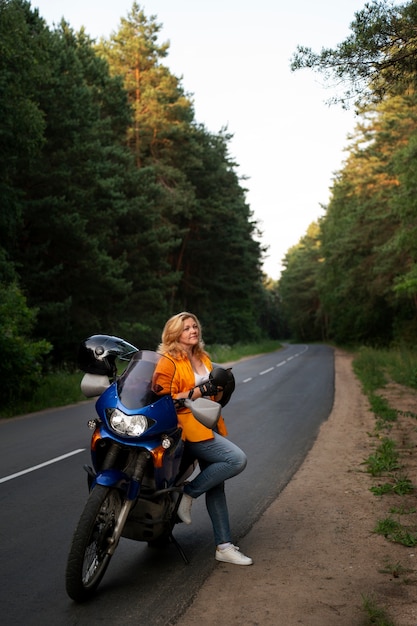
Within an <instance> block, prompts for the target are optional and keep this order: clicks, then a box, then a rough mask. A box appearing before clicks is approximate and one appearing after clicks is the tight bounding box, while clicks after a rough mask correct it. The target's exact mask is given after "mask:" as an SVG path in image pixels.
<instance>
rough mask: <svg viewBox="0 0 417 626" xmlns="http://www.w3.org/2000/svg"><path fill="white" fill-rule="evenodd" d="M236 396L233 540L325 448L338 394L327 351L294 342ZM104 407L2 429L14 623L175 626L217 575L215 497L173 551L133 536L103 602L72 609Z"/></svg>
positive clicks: (3, 581)
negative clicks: (68, 588)
mask: <svg viewBox="0 0 417 626" xmlns="http://www.w3.org/2000/svg"><path fill="white" fill-rule="evenodd" d="M233 372H234V375H235V379H236V383H237V384H236V391H235V393H234V395H233V397H232V400H231V401H230V403H229V405H228V406H227V407H226V408H225V409H224V413H223V414H224V417H225V419H226V423H227V426H228V429H229V437H230V438H231V439H232V440H233V441H235V442H236V443H237V444H238V445H239V446H240V447H241V448H242V449H244V450H245V452H246V453H247V456H248V466H247V468H246V469H245V471H244V472H243V473H242V474H240V475H239V476H237V477H236V478H233V479H231V480H230V481H229V482H228V483H227V494H228V503H229V510H230V518H231V525H232V530H233V534H234V542H235V543H236V544H238V543H239V538H240V537H242V536H244V535H245V534H246V533H247V532H248V531H249V529H250V528H251V527H252V525H253V524H254V523H255V522H256V520H257V519H259V517H260V515H261V514H262V513H263V511H264V510H265V509H266V508H267V507H268V505H269V504H270V503H271V502H272V501H273V500H274V499H275V498H276V497H277V496H278V495H279V493H280V492H281V491H282V489H283V488H284V487H285V485H286V484H287V483H288V482H289V480H290V479H291V477H292V475H293V474H294V472H295V471H296V470H297V468H298V467H299V466H300V464H301V463H302V461H303V459H304V458H305V455H306V454H307V452H308V450H309V449H310V448H311V446H312V445H313V443H314V440H315V438H316V436H317V433H318V430H319V428H320V425H321V423H322V422H323V421H324V420H325V419H327V417H328V415H329V414H330V411H331V408H332V404H333V397H334V357H333V350H332V349H331V348H330V347H328V346H319V345H308V346H307V345H291V346H288V347H286V348H284V349H283V350H280V351H278V352H275V353H272V354H268V355H263V356H260V357H255V358H252V359H248V360H245V361H241V362H240V363H238V364H236V365H235V366H234V367H233ZM93 416H94V402H85V403H82V404H79V405H76V406H71V407H65V408H62V409H54V410H49V411H44V412H41V413H37V414H33V415H30V416H23V417H19V418H14V419H11V420H7V421H3V422H1V423H0V452H1V453H0V502H1V505H0V507H1V508H0V511H1V514H0V619H1V621H2V624H4V626H22V625H23V624H24V625H25V626H32V625H36V626H37V625H39V626H40V625H42V626H44V624H48V623H49V624H53V625H54V626H61V625H62V626H73V625H74V626H84V625H85V626H87V625H88V626H95V625H99V624H100V625H102V624H122V625H123V626H129V625H131V624H135V625H142V624H143V625H145V624H146V626H154V625H155V626H156V625H164V626H167V625H168V624H174V623H175V621H176V619H178V617H179V616H180V615H181V613H182V612H183V611H184V610H185V609H186V607H187V606H188V604H189V603H190V601H191V599H192V596H193V595H194V594H195V593H196V592H197V590H198V589H199V587H200V586H201V585H202V584H203V582H204V580H205V579H206V578H207V576H208V575H209V574H210V572H211V571H212V569H213V568H214V567H215V565H216V562H215V560H214V543H213V537H212V529H211V524H210V521H209V518H208V515H207V512H206V510H205V504H204V498H200V499H199V500H197V501H196V502H195V504H194V505H193V510H192V517H193V523H192V525H191V526H185V525H184V524H179V525H178V526H177V527H176V529H175V531H174V534H175V537H176V538H177V540H178V541H179V542H180V543H181V546H182V547H183V549H184V551H185V552H186V554H187V556H188V558H189V560H190V563H189V564H188V565H186V564H185V563H184V562H183V560H182V558H181V556H180V555H179V553H178V552H177V550H176V548H175V546H174V545H170V546H168V548H166V549H163V550H162V549H161V550H159V549H154V548H148V547H147V545H146V544H142V543H137V542H134V541H130V540H127V539H122V540H121V542H120V545H119V547H118V549H117V551H116V553H115V555H114V557H113V559H112V562H111V563H110V566H109V568H108V570H107V572H106V575H105V577H104V579H103V581H102V583H101V585H100V587H99V589H98V592H97V594H96V596H95V597H94V599H93V600H92V601H90V602H88V603H86V604H82V605H77V604H75V603H73V602H72V601H71V600H70V599H69V598H68V597H67V595H66V593H65V567H66V559H67V554H68V549H69V545H70V541H71V537H72V533H73V530H74V528H75V525H76V523H77V521H78V517H79V515H80V513H81V511H82V508H83V506H84V503H85V500H86V498H87V482H86V474H85V472H84V471H83V469H82V466H83V464H84V463H89V450H88V448H89V438H90V433H91V431H89V430H88V429H87V427H86V422H87V420H88V419H89V418H90V417H93Z"/></svg>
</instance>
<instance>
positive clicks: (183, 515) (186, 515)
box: [177, 493, 193, 524]
mask: <svg viewBox="0 0 417 626" xmlns="http://www.w3.org/2000/svg"><path fill="white" fill-rule="evenodd" d="M192 503H193V498H192V497H191V496H189V495H188V494H187V493H183V494H182V497H181V502H180V505H179V507H178V511H177V515H178V517H179V518H180V520H181V521H182V522H184V524H191V505H192Z"/></svg>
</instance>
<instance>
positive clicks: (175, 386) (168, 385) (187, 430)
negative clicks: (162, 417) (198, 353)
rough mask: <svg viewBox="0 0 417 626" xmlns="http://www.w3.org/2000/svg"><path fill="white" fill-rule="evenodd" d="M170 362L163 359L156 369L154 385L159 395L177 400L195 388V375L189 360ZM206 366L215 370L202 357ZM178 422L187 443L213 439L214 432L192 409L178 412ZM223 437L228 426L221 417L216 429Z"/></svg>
mask: <svg viewBox="0 0 417 626" xmlns="http://www.w3.org/2000/svg"><path fill="white" fill-rule="evenodd" d="M168 358H169V359H170V361H167V360H166V359H161V360H160V361H159V363H158V365H157V367H156V370H155V374H154V380H153V384H154V387H155V385H156V386H157V388H158V389H161V391H160V392H159V393H171V395H172V397H173V398H176V396H177V394H179V393H181V392H184V391H189V390H190V389H192V388H193V387H195V375H194V372H193V369H192V366H191V363H190V361H189V359H188V358H182V359H181V358H179V359H174V358H172V357H168ZM202 361H203V363H204V365H205V366H206V367H207V369H208V370H209V371H211V370H212V369H213V365H212V362H211V361H210V359H209V358H208V357H206V356H203V357H202ZM170 362H171V363H174V364H175V373H174V377H172V365H171V366H170ZM177 415H178V422H179V425H180V426H181V428H182V437H183V439H185V440H186V441H205V440H207V439H213V431H212V430H211V429H210V428H207V427H206V426H203V424H201V423H200V422H199V421H198V420H196V419H195V417H194V415H193V414H192V413H191V411H190V409H187V408H186V407H183V408H181V409H178V410H177ZM216 430H217V431H218V432H219V433H220V434H221V435H227V429H226V424H225V423H224V419H223V417H222V416H220V419H219V421H218V423H217V429H216Z"/></svg>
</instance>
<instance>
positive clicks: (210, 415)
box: [184, 398, 222, 428]
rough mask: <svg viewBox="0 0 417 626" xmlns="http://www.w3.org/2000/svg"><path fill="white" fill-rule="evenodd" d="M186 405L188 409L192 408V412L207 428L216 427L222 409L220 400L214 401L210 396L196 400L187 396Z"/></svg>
mask: <svg viewBox="0 0 417 626" xmlns="http://www.w3.org/2000/svg"><path fill="white" fill-rule="evenodd" d="M184 405H185V406H186V407H187V409H191V413H192V414H193V415H194V417H195V418H196V420H198V421H199V422H200V423H201V424H203V426H206V427H207V428H215V427H216V425H217V422H218V421H219V417H220V412H221V410H222V407H221V405H220V404H219V403H218V402H214V401H213V400H209V399H208V398H197V399H196V400H189V399H188V398H187V399H186V400H185V402H184Z"/></svg>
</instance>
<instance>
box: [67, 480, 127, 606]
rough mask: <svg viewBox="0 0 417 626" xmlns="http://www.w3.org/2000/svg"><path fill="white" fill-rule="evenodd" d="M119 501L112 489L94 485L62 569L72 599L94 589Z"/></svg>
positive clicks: (105, 560) (87, 595) (102, 568)
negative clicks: (64, 570) (65, 563)
mask: <svg viewBox="0 0 417 626" xmlns="http://www.w3.org/2000/svg"><path fill="white" fill-rule="evenodd" d="M121 507H122V501H121V497H120V493H119V492H118V491H117V490H116V489H111V488H108V487H102V486H101V485H96V487H94V489H93V490H92V492H91V493H90V496H89V498H88V500H87V503H86V505H85V508H84V511H83V513H82V514H81V517H80V521H79V522H78V526H77V528H76V530H75V533H74V536H73V539H72V544H71V549H70V553H69V555H68V562H67V571H66V589H67V593H68V595H69V597H70V598H72V599H73V600H75V601H76V602H84V601H85V600H88V599H89V598H90V597H91V596H92V595H93V594H94V592H95V590H96V589H97V587H98V585H99V584H100V581H101V579H102V578H103V576H104V574H105V572H106V569H107V567H108V565H109V563H110V559H111V555H109V554H108V548H109V540H110V538H111V536H112V534H113V531H114V527H115V525H116V521H117V519H118V517H119V514H120V509H121Z"/></svg>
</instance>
